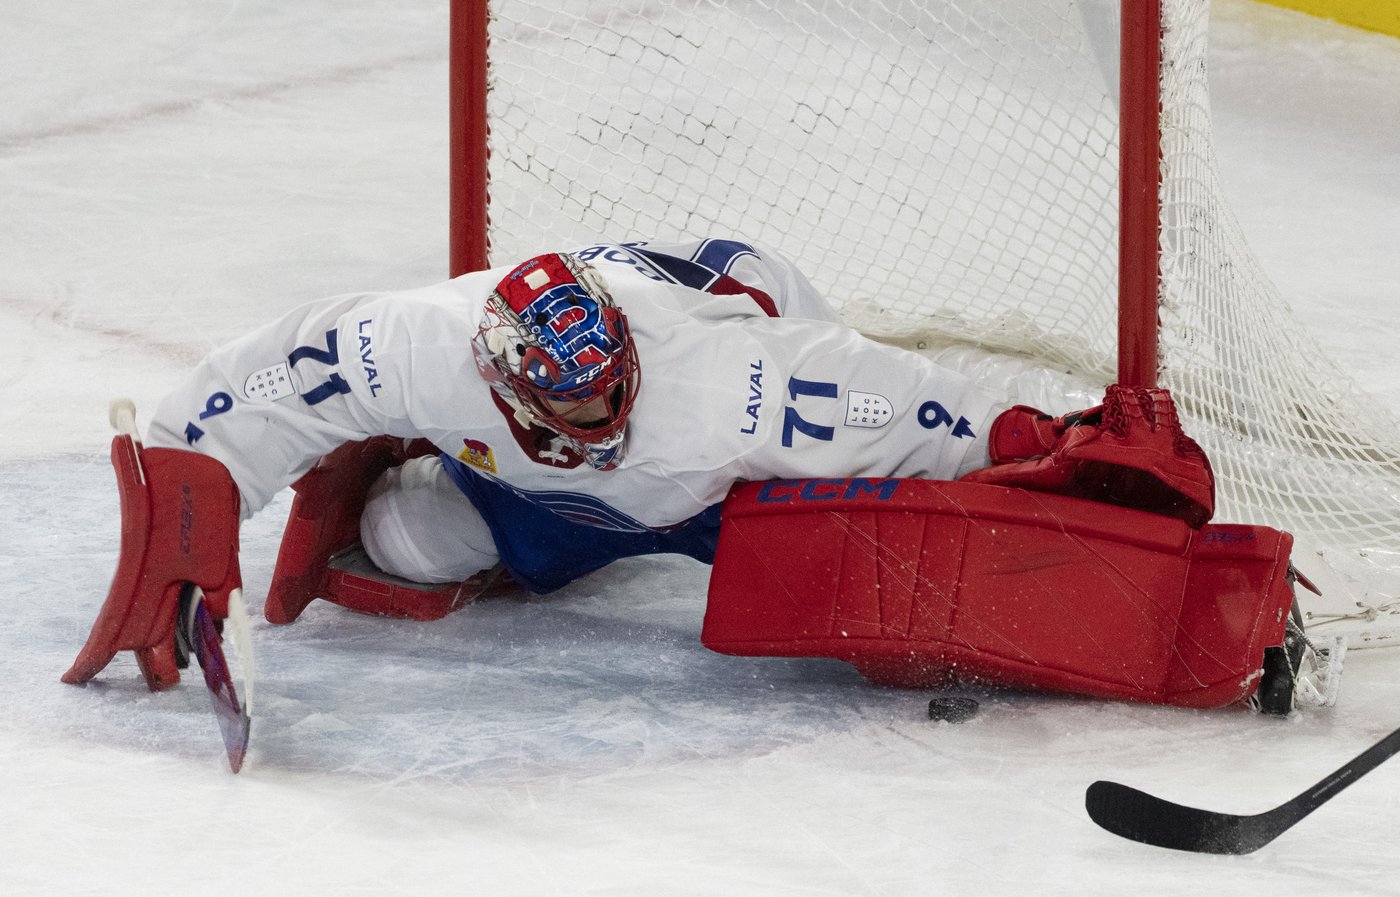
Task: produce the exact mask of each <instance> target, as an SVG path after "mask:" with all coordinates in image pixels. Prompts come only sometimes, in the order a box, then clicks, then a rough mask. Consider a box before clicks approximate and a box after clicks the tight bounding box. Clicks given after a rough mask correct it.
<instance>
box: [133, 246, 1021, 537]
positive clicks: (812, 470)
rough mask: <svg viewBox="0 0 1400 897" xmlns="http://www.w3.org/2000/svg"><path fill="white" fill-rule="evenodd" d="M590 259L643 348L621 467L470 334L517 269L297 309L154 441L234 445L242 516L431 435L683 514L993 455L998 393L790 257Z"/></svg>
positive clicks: (556, 481) (607, 511)
mask: <svg viewBox="0 0 1400 897" xmlns="http://www.w3.org/2000/svg"><path fill="white" fill-rule="evenodd" d="M573 254H574V255H575V256H576V257H578V258H580V259H582V260H584V261H587V262H589V263H590V264H592V265H593V266H594V267H595V268H596V269H597V270H598V271H599V272H600V273H601V274H602V275H603V278H604V279H605V281H606V283H607V285H608V288H609V290H610V291H611V293H612V295H613V297H614V299H615V301H616V302H617V305H618V307H619V308H620V309H621V310H622V311H623V313H624V314H625V315H626V316H627V320H628V324H629V326H630V331H631V333H632V338H633V340H634V341H635V345H636V350H637V356H638V360H639V362H640V367H641V385H640V389H639V391H638V394H637V399H636V404H635V405H634V406H633V409H632V411H631V414H630V416H629V418H628V424H627V430H626V434H627V435H626V441H627V449H626V453H625V456H624V458H623V460H622V462H621V463H620V465H619V466H618V467H617V468H616V469H613V470H608V471H600V470H595V469H593V468H592V467H590V466H588V465H586V464H582V465H580V464H570V463H569V459H568V458H567V457H566V456H565V455H563V454H561V453H559V452H556V451H551V450H550V448H549V447H548V446H547V445H543V446H542V445H538V444H533V445H532V444H527V442H526V441H524V440H521V439H519V438H518V433H517V432H515V430H516V429H518V428H512V426H511V423H510V421H509V419H508V415H507V414H506V413H505V411H504V410H503V406H502V405H501V404H499V403H498V402H497V400H496V399H494V398H493V393H492V392H491V390H490V389H489V388H488V386H487V385H486V384H485V382H484V381H483V380H482V378H481V376H480V375H479V373H478V370H477V363H476V361H475V359H474V355H473V352H472V348H471V342H472V339H473V337H474V336H475V335H476V333H477V330H478V328H479V326H480V322H481V320H482V314H483V307H484V304H485V302H486V299H487V297H488V296H489V295H490V293H491V292H492V290H493V289H494V288H495V286H496V284H497V283H498V282H499V280H500V279H501V277H502V276H504V275H505V274H506V273H507V272H508V271H509V270H510V268H500V269H495V270H490V271H481V272H476V273H472V274H467V275H463V276H461V277H458V278H455V279H453V280H450V281H447V282H444V283H440V284H437V285H434V286H430V287H425V288H422V289H414V290H406V291H402V292H392V293H378V294H362V295H350V296H341V297H336V298H332V299H327V300H323V301H318V302H313V303H310V304H307V305H304V306H302V307H300V308H297V309H295V310H293V311H291V312H289V313H288V314H286V315H285V316H283V317H282V318H281V319H280V320H277V321H275V322H273V323H271V324H269V325H267V326H264V327H262V328H261V329H259V330H257V331H255V332H253V333H251V334H249V335H247V336H245V337H243V338H241V339H239V340H237V341H235V342H233V343H231V344H229V345H226V346H224V347H223V348H221V349H218V350H216V351H215V352H214V353H212V354H211V355H210V356H209V357H208V358H206V359H205V360H204V361H203V362H202V363H201V364H200V365H199V366H198V367H197V368H196V369H195V371H194V372H193V373H192V375H191V376H190V377H189V378H188V380H187V381H186V382H185V383H184V384H183V386H182V387H180V388H179V389H178V390H177V391H175V392H174V393H173V394H171V395H170V396H168V397H167V398H166V399H164V400H163V401H162V402H161V404H160V405H159V407H158V409H157V411H156V414H155V417H154V419H153V421H152V424H151V426H150V428H149V433H148V436H147V444H148V445H151V446H165V447H176V448H185V449H190V450H193V451H197V452H201V453H203V454H206V455H210V456H212V457H214V458H217V459H218V460H219V461H221V462H222V463H223V464H224V465H225V466H227V467H228V469H229V471H230V473H231V474H232V476H233V478H234V480H235V482H236V483H237V484H238V487H239V489H240V491H241V493H242V497H243V508H244V514H245V516H246V515H248V514H251V513H253V512H254V511H256V510H258V509H259V508H261V507H262V506H263V505H265V504H266V503H267V501H268V500H269V499H270V498H271V497H272V496H273V495H274V494H275V493H276V492H277V491H278V490H280V489H282V488H283V487H285V486H287V485H288V484H290V483H291V482H293V481H294V480H296V479H297V478H298V477H299V476H300V475H301V474H302V473H304V472H305V471H306V470H308V469H309V468H310V467H311V466H312V465H313V464H314V463H315V462H316V460H317V459H318V458H319V457H321V456H322V455H324V454H326V453H327V452H329V451H331V450H333V449H334V448H336V447H337V446H339V445H341V444H342V443H345V442H349V441H355V440H360V439H364V438H366V437H369V436H375V435H380V434H389V435H393V436H400V437H405V438H410V437H422V438H426V439H428V440H431V442H432V443H433V444H434V445H435V446H436V447H437V448H438V449H440V450H441V451H442V452H444V453H446V454H447V455H449V456H451V457H453V458H456V459H458V460H460V461H461V462H463V463H464V464H466V465H467V466H469V467H471V468H472V469H474V470H475V471H476V472H477V473H480V474H481V475H483V476H486V477H489V478H491V479H494V480H497V481H499V482H501V483H503V484H505V485H507V486H509V487H510V488H511V489H512V490H514V491H516V492H517V493H519V494H521V495H524V496H526V497H531V496H538V497H539V498H540V500H541V502H542V503H545V504H547V505H548V504H549V503H551V502H552V503H559V502H563V503H571V504H572V505H573V506H575V507H583V506H586V507H588V508H590V509H592V510H591V513H593V514H595V515H596V517H597V519H598V521H599V525H602V526H611V525H617V526H619V527H623V528H627V527H648V528H659V527H667V526H671V525H674V524H677V523H680V522H682V521H685V520H687V519H689V518H691V517H693V516H695V515H696V514H699V513H700V512H701V511H703V510H705V509H706V508H708V507H711V506H713V505H715V504H717V503H719V502H720V501H722V500H723V498H724V496H725V494H726V493H727V492H728V490H729V488H730V487H731V486H732V485H733V484H734V483H736V482H739V481H747V480H767V479H789V478H807V477H831V478H846V477H926V478H936V479H951V478H955V477H957V476H959V475H961V474H962V473H964V472H966V471H968V470H971V469H974V468H977V467H981V466H984V465H985V464H986V463H987V449H986V443H985V431H986V429H987V426H988V424H989V423H990V420H991V418H992V416H993V415H994V413H995V411H996V410H997V409H995V408H994V407H993V402H992V400H991V398H990V397H988V396H987V395H984V394H983V393H982V392H981V391H980V390H979V389H978V388H977V387H976V385H975V384H974V383H972V382H971V381H970V380H968V379H967V378H966V377H964V376H962V375H960V374H958V373H955V372H952V371H949V370H946V369H943V368H941V367H939V366H937V365H935V364H934V363H932V362H930V361H928V360H927V359H924V358H922V357H920V356H917V355H914V354H912V353H908V352H905V351H902V350H899V349H895V348H891V347H888V346H884V345H881V344H878V343H875V342H872V341H870V340H868V339H866V338H864V337H862V336H861V335H860V334H858V333H857V332H856V331H854V330H852V329H850V328H848V327H846V326H844V325H842V324H840V323H839V322H838V321H837V318H836V316H835V314H834V313H833V312H832V311H831V309H830V308H829V307H828V306H827V305H826V303H825V302H824V301H823V300H822V298H821V297H820V296H819V295H818V294H817V292H816V291H815V289H814V288H813V287H812V286H811V284H809V283H808V282H807V280H806V279H805V278H804V277H803V276H802V274H801V273H800V272H798V271H797V270H796V268H794V267H793V266H792V265H791V264H790V263H788V262H787V261H785V260H784V259H782V258H781V257H779V256H776V255H774V254H772V253H769V252H766V251H764V250H761V249H757V248H755V247H753V246H751V245H748V244H745V243H740V242H736V241H731V240H706V241H701V242H697V243H692V244H685V245H665V246H663V245H658V244H647V243H627V244H607V245H598V246H591V247H587V248H585V249H580V250H577V251H575V252H574V253H573ZM739 285H742V287H743V288H742V289H741V288H739Z"/></svg>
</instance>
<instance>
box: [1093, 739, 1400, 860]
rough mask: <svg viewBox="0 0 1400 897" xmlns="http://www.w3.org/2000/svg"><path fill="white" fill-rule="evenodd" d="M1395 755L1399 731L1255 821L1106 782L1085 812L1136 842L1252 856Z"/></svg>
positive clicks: (1095, 789) (1399, 742)
mask: <svg viewBox="0 0 1400 897" xmlns="http://www.w3.org/2000/svg"><path fill="white" fill-rule="evenodd" d="M1397 752H1400V729H1396V730H1395V731H1394V732H1391V733H1390V734H1389V735H1387V736H1386V737H1385V738H1382V739H1381V740H1380V741H1378V742H1376V744H1374V745H1372V746H1371V747H1370V748H1368V749H1367V750H1365V751H1363V752H1362V753H1360V754H1358V755H1357V756H1356V757H1355V758H1353V759H1352V760H1351V761H1350V762H1349V763H1347V764H1346V765H1344V766H1342V767H1341V768H1340V769H1338V770H1337V771H1336V772H1333V773H1332V774H1331V775H1329V776H1327V777H1326V778H1325V779H1323V780H1322V781H1320V782H1318V783H1317V784H1316V785H1314V786H1312V787H1311V788H1309V789H1308V790H1307V791H1304V792H1303V793H1302V794H1300V795H1298V796H1297V797H1295V798H1293V799H1292V800H1290V801H1288V802H1287V803H1285V804H1282V805H1280V806H1277V807H1275V808H1274V809H1272V810H1268V811H1267V812H1264V813H1257V814H1255V815H1253V816H1236V815H1235V814H1233V813H1216V812H1212V811H1210V810H1201V809H1197V808H1195V807H1187V806H1183V805H1182V804H1175V803H1172V802H1171V801H1169V800H1163V799H1161V798H1160V797H1153V796H1152V795H1150V794H1147V793H1146V792H1143V791H1139V790H1138V789H1136V788H1130V787H1128V786H1127V785H1120V784H1118V783H1117V782H1105V781H1098V782H1095V783H1094V784H1092V785H1090V786H1089V789H1088V791H1086V792H1085V794H1084V807H1085V809H1086V810H1088V811H1089V818H1090V819H1093V820H1094V822H1096V823H1098V824H1099V825H1100V826H1101V827H1103V828H1105V829H1107V830H1108V831H1110V832H1112V833H1113V834H1115V835H1119V836H1121V837H1123V838H1127V839H1129V840H1132V841H1139V842H1141V843H1143V844H1151V845H1152V846H1154V847H1167V848H1170V849H1172V850H1189V851H1192V852H1194V853H1222V854H1242V853H1252V852H1254V851H1256V850H1258V849H1259V848H1261V847H1263V846H1264V845H1265V844H1268V843H1269V842H1270V841H1272V840H1274V839H1275V838H1277V837H1278V836H1279V835H1281V834H1283V833H1284V832H1286V831H1287V830H1288V829H1290V828H1292V827H1293V826H1294V825H1295V824H1296V823H1297V822H1298V821H1299V820H1301V819H1302V818H1303V817H1305V816H1307V815H1308V814H1309V813H1311V812H1312V811H1313V810H1316V809H1317V808H1318V807H1320V806H1322V805H1323V804H1324V803H1326V802H1327V801H1329V800H1331V799H1332V798H1333V797H1335V796H1336V795H1337V793H1338V792H1340V791H1341V790H1342V789H1343V788H1346V787H1347V786H1348V785H1350V784H1351V783H1352V782H1355V781H1356V780H1357V779H1359V778H1361V777H1362V776H1363V775H1365V774H1366V773H1368V772H1370V771H1371V770H1373V769H1375V768H1376V767H1377V766H1379V765H1381V763H1383V762H1385V761H1386V760H1387V759H1389V758H1390V757H1391V756H1392V755H1393V754H1395V753H1397Z"/></svg>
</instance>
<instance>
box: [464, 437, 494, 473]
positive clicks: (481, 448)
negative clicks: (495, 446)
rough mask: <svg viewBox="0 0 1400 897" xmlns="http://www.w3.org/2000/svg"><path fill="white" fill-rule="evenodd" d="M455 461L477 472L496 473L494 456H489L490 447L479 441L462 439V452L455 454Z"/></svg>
mask: <svg viewBox="0 0 1400 897" xmlns="http://www.w3.org/2000/svg"><path fill="white" fill-rule="evenodd" d="M457 460H458V461H461V462H463V463H465V464H468V465H470V466H472V467H475V468H476V469H477V470H484V471H486V472H487V473H495V472H496V456H495V455H493V454H491V446H489V445H487V444H486V443H484V442H482V441H481V440H479V439H463V440H462V450H461V451H460V452H458V453H457Z"/></svg>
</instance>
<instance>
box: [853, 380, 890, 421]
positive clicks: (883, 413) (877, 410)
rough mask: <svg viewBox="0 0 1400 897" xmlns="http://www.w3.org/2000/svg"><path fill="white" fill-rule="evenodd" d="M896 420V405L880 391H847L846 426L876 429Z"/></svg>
mask: <svg viewBox="0 0 1400 897" xmlns="http://www.w3.org/2000/svg"><path fill="white" fill-rule="evenodd" d="M892 420H894V406H893V405H891V404H890V400H889V399H887V398H885V397H884V396H882V395H879V394H878V393H873V392H859V391H857V390H854V389H851V390H847V391H846V426H848V427H869V428H871V429H876V428H878V427H883V426H884V425H885V424H887V423H889V422H890V421H892Z"/></svg>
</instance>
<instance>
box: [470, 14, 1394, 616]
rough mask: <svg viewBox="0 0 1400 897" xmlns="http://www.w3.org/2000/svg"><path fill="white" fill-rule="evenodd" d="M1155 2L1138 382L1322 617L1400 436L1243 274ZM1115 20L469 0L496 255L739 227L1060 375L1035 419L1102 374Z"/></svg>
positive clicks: (910, 310)
mask: <svg viewBox="0 0 1400 897" xmlns="http://www.w3.org/2000/svg"><path fill="white" fill-rule="evenodd" d="M1163 5H1164V7H1165V10H1164V15H1163V32H1162V47H1163V65H1162V75H1161V85H1162V122H1161V130H1162V145H1161V150H1162V160H1163V169H1162V185H1161V187H1160V191H1159V196H1160V200H1161V217H1160V245H1161V250H1162V261H1161V275H1162V276H1161V283H1160V286H1159V302H1160V316H1161V330H1160V346H1161V348H1160V366H1161V367H1160V369H1161V375H1160V376H1161V385H1163V386H1167V387H1169V388H1170V389H1171V390H1172V391H1173V394H1174V395H1175V396H1176V398H1177V401H1178V403H1179V405H1180V407H1181V409H1182V412H1183V415H1184V417H1185V419H1186V425H1187V430H1188V432H1189V433H1191V434H1192V435H1193V436H1194V437H1195V438H1196V439H1197V440H1198V441H1199V442H1200V443H1201V444H1202V445H1203V446H1204V447H1205V448H1206V450H1207V452H1208V453H1209V455H1210V457H1211V459H1212V461H1213V463H1214V465H1215V470H1216V474H1217V478H1218V491H1219V495H1218V499H1219V505H1218V512H1217V515H1216V519H1217V520H1224V521H1232V522H1247V523H1263V524H1268V525H1270V526H1275V527H1278V528H1280V529H1286V530H1289V531H1290V532H1293V533H1295V535H1297V536H1298V538H1299V547H1298V549H1296V550H1295V553H1294V558H1295V562H1296V563H1297V564H1298V566H1299V567H1300V568H1301V569H1303V570H1304V572H1306V573H1309V574H1310V575H1312V574H1313V573H1319V572H1320V573H1321V574H1322V575H1321V576H1320V577H1319V576H1315V577H1314V578H1321V579H1323V580H1324V584H1325V585H1326V586H1327V587H1328V588H1327V591H1328V592H1329V595H1328V598H1329V603H1328V605H1327V609H1328V611H1333V610H1335V611H1338V612H1342V613H1344V612H1347V611H1351V610H1357V611H1358V612H1359V611H1360V609H1359V608H1356V607H1355V606H1354V605H1355V603H1356V602H1361V603H1362V604H1364V605H1367V606H1372V607H1379V606H1381V605H1383V604H1385V602H1386V601H1388V600H1389V596H1388V594H1387V593H1386V592H1385V589H1384V585H1383V581H1382V580H1379V579H1378V578H1377V577H1376V576H1373V575H1368V571H1371V570H1383V569H1391V570H1400V553H1397V549H1398V548H1400V538H1398V537H1400V428H1398V427H1397V424H1396V422H1395V421H1394V420H1393V419H1391V418H1390V417H1389V416H1387V415H1386V414H1385V413H1384V412H1383V410H1382V409H1380V408H1378V407H1377V406H1376V405H1375V404H1373V403H1372V402H1370V401H1369V400H1368V399H1367V398H1366V397H1365V396H1364V395H1363V394H1362V393H1361V391H1360V390H1359V389H1358V388H1357V387H1356V386H1355V385H1354V384H1353V383H1352V382H1351V381H1350V380H1349V379H1348V378H1347V377H1346V376H1345V375H1344V374H1343V373H1342V372H1341V371H1340V370H1339V369H1338V368H1337V367H1336V366H1335V365H1334V364H1331V363H1329V362H1328V361H1327V360H1326V358H1325V357H1324V356H1323V354H1322V352H1321V351H1320V350H1319V349H1318V347H1317V346H1316V345H1314V344H1313V343H1312V342H1311V341H1310V340H1309V339H1308V338H1307V337H1306V336H1305V335H1304V334H1303V333H1302V331H1301V330H1300V328H1299V327H1298V326H1296V325H1295V324H1294V323H1293V322H1292V321H1291V318H1290V312H1289V309H1288V307H1287V304H1286V302H1285V301H1284V300H1283V299H1282V297H1281V296H1280V295H1279V292H1278V290H1277V289H1276V288H1275V286H1274V285H1273V284H1272V283H1271V282H1270V280H1269V278H1268V277H1267V275H1266V274H1265V272H1263V271H1262V270H1260V268H1259V266H1258V264H1257V263H1256V261H1255V260H1254V258H1253V256H1252V255H1251V253H1250V251H1249V249H1248V246H1247V245H1246V243H1245V240H1244V238H1243V236H1242V235H1241V233H1240V230H1239V227H1238V225H1237V224H1236V223H1235V220H1234V218H1233V217H1232V215H1231V214H1230V211H1229V209H1228V207H1227V206H1226V204H1225V200H1224V198H1223V197H1222V195H1221V189H1220V187H1219V184H1218V181H1217V177H1216V167H1215V161H1214V155H1213V151H1212V147H1211V136H1210V111H1209V103H1208V96H1209V93H1208V90H1207V83H1206V64H1205V63H1206V37H1207V33H1208V27H1207V25H1208V14H1207V13H1208V3H1207V2H1205V0H1164V3H1163ZM1113 7H1114V4H1113V3H1112V2H1104V0H1100V2H1083V3H1075V2H1071V0H1040V2H1034V3H1028V2H1025V0H975V2H974V0H957V2H953V0H622V2H615V0H614V2H604V0H597V2H593V0H547V2H545V0H493V2H492V3H491V6H490V10H491V25H490V31H489V34H490V50H489V59H490V75H489V81H488V84H489V89H490V93H489V100H488V117H489V122H490V160H491V161H490V197H491V198H490V206H489V208H490V215H491V230H490V240H491V257H492V259H493V260H494V261H495V262H498V263H499V262H502V261H505V260H509V259H512V258H515V257H521V256H524V255H528V254H531V253H533V252H535V251H538V250H539V249H540V248H542V247H543V246H546V245H551V244H555V245H558V246H561V247H564V246H572V245H579V244H583V243H586V242H589V241H593V240H596V239H603V238H605V239H614V240H625V239H642V238H657V239H661V240H669V239H678V238H682V237H703V236H733V235H737V236H742V237H744V238H747V239H751V240H754V241H756V242H759V243H762V244H764V245H766V246H769V247H772V248H775V249H777V250H779V251H781V252H782V253H784V254H786V255H788V256H790V257H792V258H794V259H795V260H796V261H797V262H798V264H799V266H800V267H801V268H802V269H803V270H804V271H805V272H807V274H808V275H809V277H810V278H811V279H812V281H813V282H814V283H815V284H816V285H817V286H818V287H819V288H820V289H822V291H823V292H824V293H825V294H826V295H827V296H828V297H829V298H830V299H831V300H832V302H833V304H835V305H836V306H838V307H839V308H841V309H842V313H843V315H845V316H846V318H847V320H848V321H849V322H850V323H852V324H853V325H854V326H856V327H858V328H860V329H861V330H863V331H864V332H866V333H867V334H869V335H871V336H874V337H876V338H881V339H886V340H890V341H893V342H897V343H900V344H906V345H910V346H913V347H919V348H923V347H927V348H930V349H936V348H940V347H946V346H973V347H976V350H977V352H978V353H996V354H998V355H1001V356H1009V357H1014V358H1018V359H1028V360H1030V362H1031V363H1033V364H1034V365H1035V366H1037V367H1041V368H1045V369H1047V370H1050V371H1053V372H1057V373H1062V374H1063V375H1064V376H1065V387H1064V391H1065V392H1069V391H1071V390H1073V391H1076V392H1077V394H1076V395H1075V396H1074V398H1073V399H1066V400H1065V404H1062V405H1061V407H1059V408H1048V409H1047V410H1068V408H1069V407H1073V402H1074V401H1082V394H1083V390H1084V389H1085V386H1084V385H1085V384H1088V385H1089V386H1088V390H1089V392H1094V391H1099V390H1100V389H1101V387H1102V386H1103V385H1104V384H1107V383H1109V382H1112V381H1113V380H1114V379H1115V343H1116V316H1117V307H1116V293H1117V268H1118V255H1117V253H1118V237H1117V233H1118V200H1117V196H1118V112H1117V110H1118V97H1117V68H1116V65H1117V52H1118V51H1117V41H1118V34H1117V28H1118V24H1117V18H1116V14H1115V12H1114V8H1113ZM948 357H950V358H954V357H956V358H960V359H963V360H966V359H967V358H968V357H969V356H968V355H966V354H963V355H957V354H956V353H952V354H949V355H948ZM978 357H981V355H980V354H979V356H978ZM1329 571H1330V572H1329ZM1378 583H1382V584H1381V585H1379V586H1378V585H1377V584H1378ZM1321 621H1322V617H1321V616H1320V615H1317V614H1315V618H1314V622H1315V623H1316V622H1321ZM1386 625H1387V624H1386V621H1385V620H1384V619H1382V620H1381V621H1379V622H1376V621H1367V620H1361V619H1353V620H1352V623H1351V628H1352V629H1360V630H1365V631H1366V639H1375V638H1380V637H1383V633H1381V630H1382V629H1384V628H1385V626H1386ZM1377 633H1381V634H1380V635H1377ZM1364 640H1365V639H1363V641H1364Z"/></svg>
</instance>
